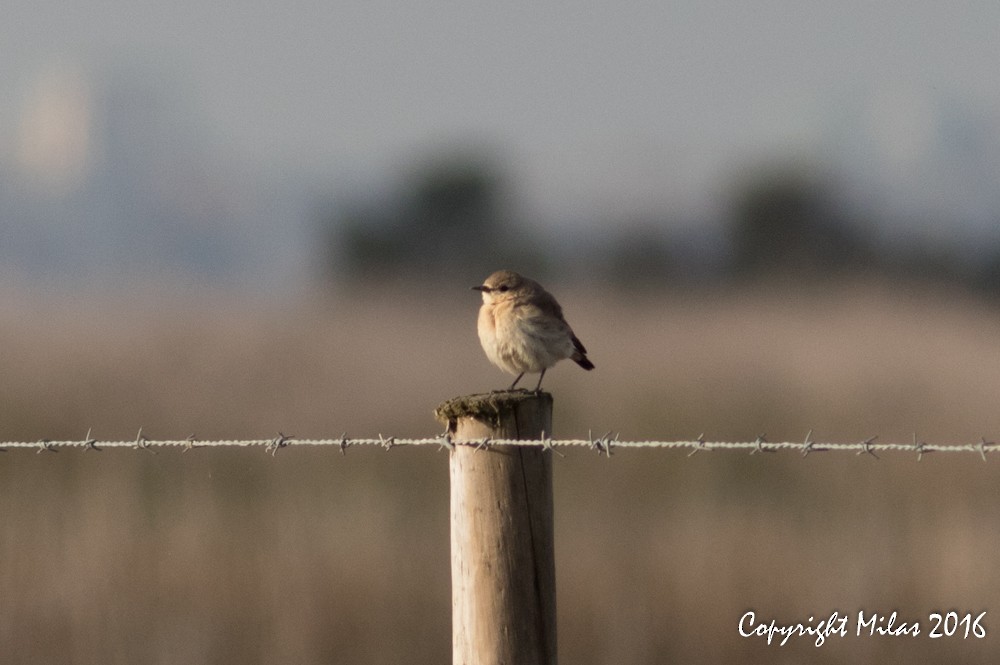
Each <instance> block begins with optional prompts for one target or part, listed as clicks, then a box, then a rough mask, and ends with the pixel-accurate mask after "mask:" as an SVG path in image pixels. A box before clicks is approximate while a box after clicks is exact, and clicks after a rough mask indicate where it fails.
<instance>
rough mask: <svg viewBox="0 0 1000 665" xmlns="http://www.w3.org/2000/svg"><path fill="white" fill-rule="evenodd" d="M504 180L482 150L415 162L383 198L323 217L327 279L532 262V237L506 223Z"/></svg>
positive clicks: (437, 273)
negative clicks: (416, 164)
mask: <svg viewBox="0 0 1000 665" xmlns="http://www.w3.org/2000/svg"><path fill="white" fill-rule="evenodd" d="M510 207H511V206H510V205H509V198H508V196H507V193H506V192H505V187H504V179H503V177H502V176H501V173H500V170H499V169H498V168H497V167H496V166H495V165H494V163H493V161H492V160H491V159H489V158H487V157H486V156H484V155H483V154H482V153H480V152H469V151H460V152H452V153H447V154H444V155H441V156H438V157H436V158H433V159H430V160H427V161H425V162H423V163H421V164H420V165H419V166H418V167H417V168H416V169H414V170H413V171H412V172H411V173H410V174H409V176H408V177H407V178H406V179H405V180H404V183H403V185H402V186H401V187H400V188H399V189H397V190H396V191H393V192H390V194H389V195H388V196H387V197H385V198H384V199H383V200H380V201H375V202H372V203H367V204H354V205H349V206H342V207H340V208H339V209H338V210H337V211H336V212H334V213H332V214H331V213H330V212H329V211H327V212H326V213H324V214H323V215H322V222H321V223H322V228H323V234H324V236H325V241H324V243H323V245H322V251H323V254H324V256H323V263H324V266H325V268H326V272H327V274H328V275H330V276H331V277H347V278H350V279H380V278H381V279H385V278H388V277H390V276H393V277H405V276H407V275H410V274H414V273H416V274H419V275H421V276H423V277H428V278H440V277H444V276H446V275H457V274H463V275H468V274H475V275H477V276H478V275H479V274H480V273H482V272H483V271H484V270H487V271H488V270H492V269H495V268H496V267H500V266H508V265H510V266H513V265H524V264H525V263H527V264H529V265H530V264H537V263H538V261H537V255H536V253H535V250H534V249H533V248H534V247H535V246H536V242H535V239H534V238H533V237H532V236H531V234H530V233H528V229H527V227H525V226H523V225H518V224H515V223H513V222H512V220H511V213H510Z"/></svg>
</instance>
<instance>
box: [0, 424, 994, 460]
mask: <svg viewBox="0 0 1000 665" xmlns="http://www.w3.org/2000/svg"><path fill="white" fill-rule="evenodd" d="M611 434H612V433H611V432H608V433H606V434H604V435H603V436H599V437H594V436H593V433H592V432H589V433H588V435H587V438H586V439H550V438H547V437H545V434H544V432H543V433H542V437H541V438H540V439H533V440H529V439H491V438H483V439H476V440H459V439H456V438H453V437H452V436H451V434H449V433H447V432H445V433H444V434H439V435H437V436H432V437H424V438H409V439H407V438H397V437H394V436H388V437H387V436H383V435H382V434H379V435H378V437H377V438H374V437H372V438H350V437H348V436H347V434H346V433H344V434H342V435H341V436H340V437H337V438H332V439H309V438H301V439H300V438H296V437H294V436H291V435H285V434H282V433H281V432H279V433H278V435H277V436H275V437H273V438H270V439H212V440H199V439H197V438H196V437H195V436H194V435H191V436H189V437H188V438H186V439H159V440H158V439H150V438H148V437H147V436H146V435H144V434H143V433H142V429H141V428H140V429H139V432H138V434H136V437H135V439H131V440H121V441H110V440H109V441H102V440H99V439H95V438H93V437H91V431H90V430H88V431H87V435H86V436H85V437H84V438H83V439H80V440H65V441H54V440H49V439H42V440H40V441H4V442H0V452H7V451H8V450H12V449H34V450H36V451H37V452H38V453H44V452H59V449H61V448H83V449H84V450H94V451H98V452H100V451H102V450H104V449H106V448H129V449H133V450H146V451H149V452H151V453H154V454H155V453H156V452H157V451H156V450H155V449H156V448H181V449H182V452H187V451H189V450H194V449H197V448H229V447H235V448H252V447H261V448H264V450H265V451H266V452H268V453H270V454H271V455H275V454H276V453H277V452H278V450H281V449H282V448H289V447H298V446H335V447H339V449H340V452H341V453H346V452H347V449H348V448H353V447H356V446H377V447H380V448H383V449H386V450H389V449H392V448H397V447H403V446H438V447H439V448H441V449H446V450H454V448H455V447H456V446H463V445H464V446H474V447H476V448H479V449H485V448H489V447H491V446H529V447H542V448H544V449H546V450H550V451H552V452H554V453H556V454H558V455H562V453H560V452H559V451H558V450H556V448H567V447H585V448H590V449H591V450H595V451H597V453H598V454H604V455H607V456H608V457H610V456H611V453H612V450H613V449H617V448H624V449H630V448H667V449H671V448H673V449H688V450H690V452H689V453H688V457H691V456H692V455H695V454H696V453H699V452H711V451H713V450H749V451H750V454H751V455H756V454H758V453H773V452H778V451H781V450H794V451H797V452H799V453H800V454H801V455H802V456H803V457H805V456H807V455H809V454H811V453H819V452H831V451H832V452H854V453H855V454H856V455H871V456H872V457H874V458H876V459H880V458H879V456H878V453H880V452H909V453H915V454H916V456H917V461H918V462H919V461H921V460H922V459H923V456H924V455H925V454H928V453H975V454H978V455H979V456H980V457H982V460H983V461H984V462H985V461H986V454H987V453H994V452H1000V446H998V445H997V444H996V443H995V442H993V441H987V440H986V438H985V437H982V438H980V440H979V441H978V442H975V443H969V444H934V443H927V442H924V441H918V440H917V435H916V434H914V435H913V438H912V442H911V443H880V442H878V441H877V439H878V437H877V436H873V437H870V438H868V439H865V440H864V441H859V442H857V443H833V442H820V441H814V440H813V438H812V430H809V433H808V434H806V437H805V439H804V440H803V441H801V442H795V441H768V440H767V438H766V435H764V434H761V435H759V436H757V437H756V438H755V439H754V440H752V441H708V440H706V439H705V436H704V434H700V435H699V436H698V437H697V438H695V439H692V440H690V441H651V440H642V441H627V440H622V439H620V437H619V434H615V435H614V436H613V437H612V436H611Z"/></svg>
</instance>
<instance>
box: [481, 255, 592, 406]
mask: <svg viewBox="0 0 1000 665" xmlns="http://www.w3.org/2000/svg"><path fill="white" fill-rule="evenodd" d="M472 288H473V289H476V290H477V291H481V292H482V294H483V306H482V307H481V308H480V309H479V341H480V342H481V343H482V345H483V350H484V351H485V352H486V357H487V358H489V359H490V362H492V363H493V364H494V365H496V366H497V367H499V368H500V369H502V370H504V371H505V372H510V373H511V374H516V375H517V378H516V379H514V383H513V384H511V386H510V389H511V390H513V389H514V386H516V385H517V382H518V381H520V380H521V377H522V376H524V374H525V373H532V374H534V373H539V374H540V376H539V377H538V385H537V386H536V387H535V390H539V389H540V388H541V386H542V378H543V377H544V376H545V370H547V369H548V368H549V367H552V366H553V365H555V364H556V363H557V362H559V361H560V360H563V359H565V358H571V359H572V360H573V361H575V362H576V363H577V364H578V365H580V367H582V368H584V369H588V370H589V369H594V364H593V363H592V362H590V360H588V359H587V350H586V349H585V348H584V347H583V344H581V343H580V340H579V339H577V338H576V335H574V334H573V330H572V328H570V327H569V324H568V323H566V319H564V318H563V313H562V307H560V306H559V303H558V302H556V299H555V298H553V297H552V294H550V293H549V292H548V291H546V290H545V289H543V288H542V286H541V285H540V284H539V283H538V282H535V281H534V280H530V279H528V278H526V277H522V276H521V275H518V274H517V273H516V272H512V271H510V270H500V271H498V272H495V273H493V274H492V275H490V276H489V277H487V278H486V281H485V282H483V284H482V285H481V286H474V287H472Z"/></svg>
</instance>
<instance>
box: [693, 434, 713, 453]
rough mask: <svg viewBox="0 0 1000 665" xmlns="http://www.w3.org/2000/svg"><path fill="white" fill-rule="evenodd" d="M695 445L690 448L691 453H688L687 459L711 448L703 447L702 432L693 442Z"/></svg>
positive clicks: (703, 437) (703, 436)
mask: <svg viewBox="0 0 1000 665" xmlns="http://www.w3.org/2000/svg"><path fill="white" fill-rule="evenodd" d="M694 443H695V445H694V446H692V447H691V452H689V453H688V457H694V454H695V453H697V452H699V451H701V450H708V451H711V450H712V449H711V448H706V447H705V433H704V432H702V433H701V434H699V435H698V438H697V439H695V440H694Z"/></svg>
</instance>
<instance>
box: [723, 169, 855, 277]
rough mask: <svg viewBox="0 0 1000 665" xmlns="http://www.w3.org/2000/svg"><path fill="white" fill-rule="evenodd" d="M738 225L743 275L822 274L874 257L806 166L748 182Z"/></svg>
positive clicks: (736, 215) (736, 255)
mask: <svg viewBox="0 0 1000 665" xmlns="http://www.w3.org/2000/svg"><path fill="white" fill-rule="evenodd" d="M732 225H733V227H732V239H733V267H734V269H735V271H736V273H737V274H738V275H741V276H760V275H810V276H820V275H826V274H829V273H832V272H839V271H842V270H844V269H847V268H851V267H855V266H857V265H858V264H860V263H861V262H863V261H864V260H865V258H867V257H868V256H869V255H870V252H869V249H868V244H867V243H866V242H865V240H864V239H863V238H862V237H861V235H860V234H859V233H858V232H857V230H856V229H855V227H854V226H853V225H852V224H851V223H850V220H849V219H848V218H847V215H846V214H845V213H844V209H843V207H842V206H840V205H838V204H837V202H836V200H835V198H834V197H833V195H832V192H831V191H830V188H829V187H827V186H825V185H824V184H823V183H822V182H821V181H820V180H818V179H816V178H812V177H809V175H807V174H805V173H803V172H802V171H801V170H800V169H794V168H790V167H782V168H777V169H770V170H767V171H765V172H764V173H763V174H762V175H760V176H757V177H755V178H754V179H752V180H750V181H749V182H747V183H746V184H745V185H743V186H742V187H741V188H740V190H739V192H738V194H737V196H736V197H735V203H734V206H733V215H732Z"/></svg>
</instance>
